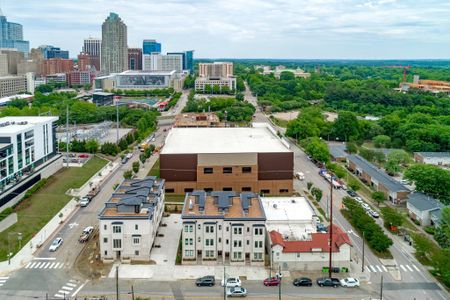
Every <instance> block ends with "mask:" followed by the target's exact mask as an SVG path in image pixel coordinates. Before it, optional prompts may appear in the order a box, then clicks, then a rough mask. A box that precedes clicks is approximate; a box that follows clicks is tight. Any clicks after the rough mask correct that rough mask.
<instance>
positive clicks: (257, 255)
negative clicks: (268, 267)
mask: <svg viewBox="0 0 450 300" xmlns="http://www.w3.org/2000/svg"><path fill="white" fill-rule="evenodd" d="M253 259H254V260H262V253H253Z"/></svg>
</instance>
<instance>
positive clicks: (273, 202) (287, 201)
mask: <svg viewBox="0 0 450 300" xmlns="http://www.w3.org/2000/svg"><path fill="white" fill-rule="evenodd" d="M261 203H262V206H263V209H264V213H265V214H266V218H267V220H266V228H267V231H269V232H270V231H272V230H276V231H278V232H279V233H281V234H282V235H283V236H284V237H285V238H287V237H289V239H294V240H306V239H308V234H309V233H314V232H316V228H315V217H314V216H315V214H314V211H313V210H312V208H311V206H310V205H309V203H308V201H307V200H306V199H305V198H304V197H261Z"/></svg>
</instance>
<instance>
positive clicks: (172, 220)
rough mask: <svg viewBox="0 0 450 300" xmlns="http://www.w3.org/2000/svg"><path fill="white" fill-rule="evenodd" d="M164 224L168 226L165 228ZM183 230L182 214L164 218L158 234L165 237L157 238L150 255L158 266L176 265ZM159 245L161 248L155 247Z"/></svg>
mask: <svg viewBox="0 0 450 300" xmlns="http://www.w3.org/2000/svg"><path fill="white" fill-rule="evenodd" d="M163 224H167V226H165V227H164V226H162V225H163ZM181 230H182V222H181V214H171V215H170V216H168V217H165V218H162V220H161V225H160V226H159V229H158V234H162V235H164V236H162V237H156V239H155V243H154V247H153V249H152V251H151V253H150V259H151V260H153V261H155V262H156V264H157V265H171V266H173V265H175V260H176V257H177V250H178V243H179V241H180V236H181ZM157 245H159V246H161V247H160V248H157V247H155V246H157Z"/></svg>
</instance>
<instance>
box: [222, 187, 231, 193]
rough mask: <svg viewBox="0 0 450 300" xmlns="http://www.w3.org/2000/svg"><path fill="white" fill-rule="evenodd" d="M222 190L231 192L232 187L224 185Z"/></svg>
mask: <svg viewBox="0 0 450 300" xmlns="http://www.w3.org/2000/svg"><path fill="white" fill-rule="evenodd" d="M222 190H223V191H224V192H231V191H232V190H233V188H230V187H224V188H223V189H222Z"/></svg>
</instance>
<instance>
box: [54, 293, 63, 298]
mask: <svg viewBox="0 0 450 300" xmlns="http://www.w3.org/2000/svg"><path fill="white" fill-rule="evenodd" d="M55 297H56V298H64V295H60V294H55Z"/></svg>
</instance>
